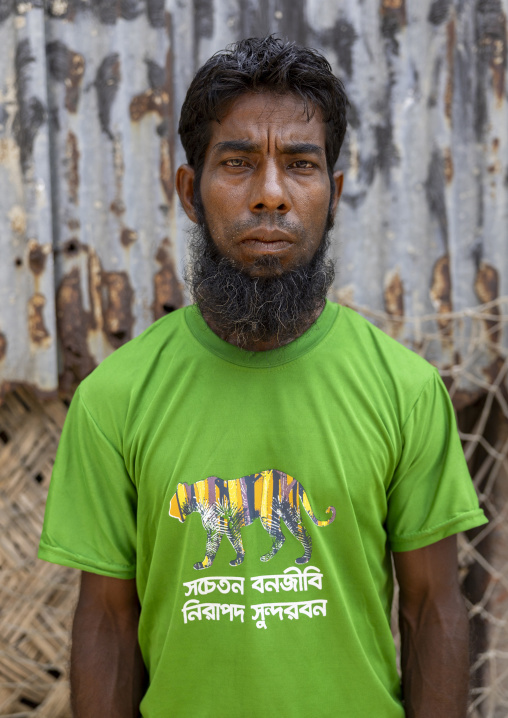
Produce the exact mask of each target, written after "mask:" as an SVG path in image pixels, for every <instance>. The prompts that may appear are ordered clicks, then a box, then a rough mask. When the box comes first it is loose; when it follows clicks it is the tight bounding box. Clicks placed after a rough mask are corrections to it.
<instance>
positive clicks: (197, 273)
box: [184, 217, 335, 348]
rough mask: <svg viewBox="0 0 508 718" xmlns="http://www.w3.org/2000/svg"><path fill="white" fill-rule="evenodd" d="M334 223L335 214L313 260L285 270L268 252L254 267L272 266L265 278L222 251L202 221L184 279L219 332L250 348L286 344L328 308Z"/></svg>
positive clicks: (268, 267)
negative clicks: (331, 238) (269, 344)
mask: <svg viewBox="0 0 508 718" xmlns="http://www.w3.org/2000/svg"><path fill="white" fill-rule="evenodd" d="M332 224H333V220H332V218H331V217H329V218H328V221H327V226H326V229H325V231H324V233H323V237H322V239H321V243H320V245H319V247H318V249H317V251H316V252H315V254H314V256H313V257H312V259H311V260H310V262H309V263H308V264H305V265H302V266H298V267H294V268H292V269H290V270H287V271H285V272H283V271H282V269H281V266H280V260H279V258H278V257H273V256H266V257H262V258H260V259H259V260H258V261H257V262H256V263H255V265H254V267H256V268H263V269H268V270H271V276H260V277H256V276H251V275H250V274H248V273H247V271H244V270H242V269H240V268H238V267H236V266H235V264H234V263H233V262H232V261H231V259H229V258H228V257H225V256H223V255H221V254H220V253H219V251H218V250H217V247H216V246H215V244H214V241H213V238H212V236H211V234H210V231H209V229H208V226H207V224H206V221H202V222H201V223H200V224H199V225H197V226H196V227H195V228H194V229H193V230H192V231H191V241H190V244H189V261H188V264H187V267H186V269H185V273H184V279H185V281H186V283H187V285H188V287H189V289H190V292H191V296H192V298H193V300H194V301H195V302H196V303H197V305H198V306H199V309H200V311H201V314H202V315H203V317H204V318H205V319H206V320H207V321H209V323H210V324H211V325H212V328H213V330H214V331H215V332H216V334H218V335H219V336H220V337H222V338H223V339H226V340H229V339H233V340H234V343H235V344H237V345H238V346H240V347H245V346H246V345H248V346H249V348H250V347H251V346H252V344H253V343H256V342H266V341H273V340H276V344H277V345H278V346H281V345H283V344H287V343H288V342H290V341H292V340H293V339H295V338H297V337H298V336H300V334H302V333H303V332H304V331H305V330H306V329H307V328H308V326H309V325H310V323H311V322H312V321H314V320H315V319H316V317H317V316H318V314H319V312H320V311H321V309H322V308H323V306H324V302H325V300H326V295H327V293H328V290H329V288H330V286H331V285H332V282H333V280H334V278H335V269H334V263H333V261H332V260H330V259H327V258H326V253H327V250H328V247H329V244H330V241H329V234H330V229H331V226H332Z"/></svg>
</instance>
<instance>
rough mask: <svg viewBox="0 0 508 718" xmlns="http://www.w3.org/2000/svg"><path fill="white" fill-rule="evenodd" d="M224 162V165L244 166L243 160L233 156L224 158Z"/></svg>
mask: <svg viewBox="0 0 508 718" xmlns="http://www.w3.org/2000/svg"><path fill="white" fill-rule="evenodd" d="M224 164H225V165H226V167H244V166H245V160H241V159H238V158H236V157H235V158H233V159H230V160H226V161H225V162H224Z"/></svg>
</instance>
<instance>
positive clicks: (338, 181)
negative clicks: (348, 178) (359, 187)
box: [331, 171, 344, 215]
mask: <svg viewBox="0 0 508 718" xmlns="http://www.w3.org/2000/svg"><path fill="white" fill-rule="evenodd" d="M333 184H334V191H333V199H332V206H331V211H332V214H333V215H335V212H336V211H337V205H338V204H339V199H340V196H341V194H342V187H343V185H344V174H343V173H342V172H339V171H337V172H334V173H333Z"/></svg>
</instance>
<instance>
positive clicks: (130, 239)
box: [120, 227, 138, 247]
mask: <svg viewBox="0 0 508 718" xmlns="http://www.w3.org/2000/svg"><path fill="white" fill-rule="evenodd" d="M137 239H138V233H137V232H136V231H135V230H134V229H129V228H128V227H124V228H123V229H122V233H121V235H120V242H121V243H122V244H123V246H124V247H130V246H131V244H134V242H136V241H137Z"/></svg>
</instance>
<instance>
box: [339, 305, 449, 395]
mask: <svg viewBox="0 0 508 718" xmlns="http://www.w3.org/2000/svg"><path fill="white" fill-rule="evenodd" d="M340 314H341V317H340V324H339V331H338V332H337V334H336V342H337V343H336V347H335V349H336V351H337V353H339V352H340V353H342V354H344V355H345V358H344V361H345V362H346V363H347V365H348V366H350V367H351V368H352V369H351V371H352V372H353V373H354V375H355V376H356V377H357V378H358V380H359V381H360V383H361V384H362V385H363V386H365V388H366V389H367V390H368V391H370V392H372V393H373V394H374V393H376V392H377V387H378V386H383V387H384V389H385V390H386V391H387V392H388V395H390V396H391V397H392V400H393V401H394V402H396V403H397V404H398V405H404V406H403V407H402V406H401V408H404V407H409V406H412V405H413V404H414V402H415V401H416V400H417V398H418V396H419V395H420V393H421V392H422V390H423V389H424V387H425V386H426V385H430V382H431V381H432V380H434V381H435V380H438V381H439V374H438V372H437V369H436V368H435V367H434V366H433V365H432V364H430V363H429V362H428V361H427V360H426V359H424V358H423V357H421V356H420V355H419V354H417V353H416V352H415V351H413V350H411V349H409V348H408V347H406V346H404V345H403V344H401V343H400V342H399V341H397V340H396V339H394V338H393V337H391V336H389V335H388V334H386V333H385V332H384V331H382V330H381V329H379V328H378V327H376V326H375V325H374V324H372V323H371V322H370V321H368V320H367V319H366V318H365V317H363V316H361V315H360V314H358V313H357V312H356V311H354V310H352V309H349V308H347V307H341V310H340Z"/></svg>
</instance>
